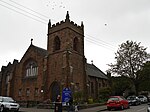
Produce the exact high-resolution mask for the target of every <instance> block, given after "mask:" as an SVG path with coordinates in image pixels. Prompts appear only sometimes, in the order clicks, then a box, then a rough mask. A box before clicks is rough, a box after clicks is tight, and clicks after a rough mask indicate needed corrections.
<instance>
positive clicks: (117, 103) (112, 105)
mask: <svg viewBox="0 0 150 112" xmlns="http://www.w3.org/2000/svg"><path fill="white" fill-rule="evenodd" d="M125 108H130V106H129V102H128V100H126V99H125V98H124V97H123V96H111V97H110V98H109V99H108V101H107V109H108V110H111V109H122V110H123V109H125Z"/></svg>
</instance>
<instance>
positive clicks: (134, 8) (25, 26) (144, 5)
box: [0, 0, 150, 72]
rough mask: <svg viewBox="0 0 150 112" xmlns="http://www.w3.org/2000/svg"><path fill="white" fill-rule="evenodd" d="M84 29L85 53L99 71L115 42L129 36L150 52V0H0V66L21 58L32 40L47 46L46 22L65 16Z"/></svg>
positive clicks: (111, 54)
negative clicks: (82, 25) (67, 15)
mask: <svg viewBox="0 0 150 112" xmlns="http://www.w3.org/2000/svg"><path fill="white" fill-rule="evenodd" d="M67 11H69V14H70V19H71V20H72V21H74V22H75V23H77V24H78V25H80V24H81V21H83V23H84V31H85V56H86V58H87V62H88V63H91V60H93V63H94V64H95V65H96V66H97V67H98V68H100V69H101V70H102V71H104V72H105V71H106V70H107V69H108V68H109V67H108V66H107V64H110V63H114V57H115V55H114V53H115V52H116V51H117V49H118V46H119V45H120V44H121V43H123V42H126V41H127V40H132V41H136V42H141V45H142V46H144V47H147V52H148V53H150V31H149V30H150V0H0V67H1V66H2V65H4V66H6V65H7V64H8V62H13V60H14V59H17V60H19V61H20V60H21V58H22V56H23V55H24V53H25V52H26V50H27V48H28V47H29V45H30V43H31V41H30V40H31V38H33V44H34V45H36V46H39V47H42V48H44V49H46V48H47V24H48V21H49V19H51V21H52V24H55V23H56V22H59V21H61V20H64V19H65V16H66V13H67Z"/></svg>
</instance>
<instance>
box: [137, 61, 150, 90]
mask: <svg viewBox="0 0 150 112" xmlns="http://www.w3.org/2000/svg"><path fill="white" fill-rule="evenodd" d="M139 74H140V75H139V82H140V84H139V90H140V91H150V83H149V81H150V62H149V61H148V62H146V63H145V64H144V67H143V68H142V70H141V71H139Z"/></svg>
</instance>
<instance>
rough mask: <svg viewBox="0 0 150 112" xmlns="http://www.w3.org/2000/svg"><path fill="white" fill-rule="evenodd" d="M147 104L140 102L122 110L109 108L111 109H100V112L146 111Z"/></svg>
mask: <svg viewBox="0 0 150 112" xmlns="http://www.w3.org/2000/svg"><path fill="white" fill-rule="evenodd" d="M147 107H148V105H147V104H141V105H138V106H130V109H124V110H111V111H108V110H106V111H102V112H120V111H121V112H147Z"/></svg>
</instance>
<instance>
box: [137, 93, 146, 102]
mask: <svg viewBox="0 0 150 112" xmlns="http://www.w3.org/2000/svg"><path fill="white" fill-rule="evenodd" d="M138 98H139V99H140V101H141V103H147V102H148V99H147V97H146V96H144V95H139V96H138Z"/></svg>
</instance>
